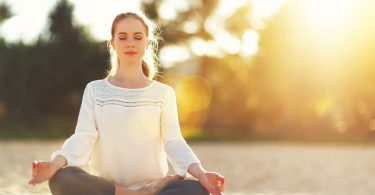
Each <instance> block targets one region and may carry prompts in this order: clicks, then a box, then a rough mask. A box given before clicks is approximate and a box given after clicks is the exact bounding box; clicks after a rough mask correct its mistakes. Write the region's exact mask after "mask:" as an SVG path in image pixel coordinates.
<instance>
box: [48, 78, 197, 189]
mask: <svg viewBox="0 0 375 195" xmlns="http://www.w3.org/2000/svg"><path fill="white" fill-rule="evenodd" d="M57 155H62V156H64V157H65V158H66V159H67V161H68V165H69V166H78V167H84V166H86V167H89V168H90V169H89V170H88V169H87V170H88V171H89V172H90V173H91V174H94V175H97V176H100V177H103V178H106V179H108V180H110V181H113V182H115V183H119V184H123V185H125V186H128V187H129V188H130V189H138V188H140V187H142V186H144V185H147V184H149V183H150V182H152V181H154V180H156V179H158V178H161V177H164V176H165V175H166V174H167V172H168V161H167V159H168V160H169V162H170V163H171V165H172V167H173V169H174V170H175V172H176V173H177V174H179V175H181V176H185V175H186V173H187V169H188V166H189V165H190V164H192V163H200V161H199V159H198V158H197V157H196V155H195V154H194V152H193V151H192V149H191V148H190V147H189V146H188V145H187V143H186V141H185V140H184V138H183V137H182V135H181V131H180V125H179V120H178V111H177V104H176V96H175V92H174V90H173V88H172V87H171V86H169V85H166V84H163V83H160V82H158V81H152V83H151V84H150V85H148V86H146V87H143V88H135V89H133V88H122V87H118V86H115V85H113V84H111V83H110V82H109V81H108V80H107V79H101V80H95V81H91V82H90V83H88V84H87V85H86V88H85V90H84V94H83V99H82V104H81V108H80V112H79V116H78V121H77V126H76V129H75V133H74V134H73V135H72V136H71V137H69V138H68V139H67V140H66V141H65V142H64V144H63V146H62V148H61V149H60V150H58V151H55V152H53V153H52V155H51V159H53V158H55V157H56V156H57Z"/></svg>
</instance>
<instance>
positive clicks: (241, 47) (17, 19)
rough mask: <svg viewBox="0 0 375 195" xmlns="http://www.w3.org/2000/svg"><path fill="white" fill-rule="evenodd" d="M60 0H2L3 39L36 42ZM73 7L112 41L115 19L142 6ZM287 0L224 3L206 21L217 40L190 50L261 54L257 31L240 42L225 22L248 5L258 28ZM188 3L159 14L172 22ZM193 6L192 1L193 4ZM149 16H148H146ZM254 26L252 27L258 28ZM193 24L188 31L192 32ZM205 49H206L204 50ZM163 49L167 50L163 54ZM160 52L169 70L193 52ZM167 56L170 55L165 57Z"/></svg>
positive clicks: (116, 1)
mask: <svg viewBox="0 0 375 195" xmlns="http://www.w3.org/2000/svg"><path fill="white" fill-rule="evenodd" d="M57 1H58V0H33V1H30V0H0V3H1V2H6V3H7V4H8V5H9V6H10V8H11V11H12V13H13V14H14V15H13V17H11V18H9V19H7V20H6V21H5V22H4V23H3V24H2V26H1V27H0V36H2V37H4V38H5V40H6V41H8V42H16V41H23V42H24V43H33V41H35V40H36V39H37V37H38V35H40V34H41V33H43V31H46V29H45V28H47V25H46V24H47V22H48V14H49V13H50V12H51V10H52V9H53V7H54V6H55V4H56V2H57ZM68 1H69V2H70V3H71V4H73V6H74V10H73V16H74V21H76V22H77V23H79V24H80V25H83V26H85V27H87V29H88V32H90V33H91V35H92V36H93V37H94V38H95V39H97V40H99V41H103V40H108V39H110V27H111V23H112V20H113V18H114V17H115V16H116V15H117V14H118V13H121V12H124V11H128V10H132V9H137V8H139V7H140V1H139V0H105V1H104V0H102V1H99V0H68ZM286 1H287V0H221V1H220V3H219V5H218V7H217V9H216V10H215V13H214V14H213V16H212V17H210V19H209V20H210V21H208V22H207V28H206V29H208V31H211V34H213V35H214V37H215V40H213V41H210V42H205V41H204V40H202V39H199V38H198V37H197V38H194V39H192V40H191V41H190V43H189V44H190V47H191V49H192V51H193V54H194V55H198V56H199V55H211V56H222V55H223V54H224V53H231V54H234V53H240V54H241V55H242V56H251V55H254V54H256V53H257V51H258V39H259V37H258V33H257V31H256V29H249V30H248V31H246V32H245V33H244V35H243V37H242V38H241V39H238V38H236V37H234V36H232V35H231V34H230V33H228V32H227V31H225V30H224V26H223V21H224V20H225V18H226V17H228V16H230V15H231V14H233V13H234V12H235V11H236V10H237V9H238V8H239V7H240V6H243V5H244V4H245V3H250V4H251V5H252V12H251V14H252V15H251V16H250V15H249V17H251V18H252V19H255V20H253V21H254V22H255V23H256V24H257V25H258V26H259V28H262V27H263V26H264V24H263V23H262V20H263V19H267V18H269V17H270V16H272V15H273V14H275V13H277V12H278V10H279V9H280V7H281V5H282V4H283V3H285V2H286ZM188 2H189V0H164V2H163V3H162V4H161V6H160V8H159V10H158V11H159V15H160V17H162V18H164V19H170V20H172V19H173V18H174V17H175V16H176V15H177V12H179V11H184V10H186V9H188V8H189V3H188ZM190 3H191V2H190ZM146 15H147V13H146ZM257 25H255V24H252V26H257ZM193 26H194V25H193V24H192V25H190V26H189V27H188V29H192V27H193ZM202 48H205V49H203V50H202ZM163 50H164V51H163ZM163 50H161V51H160V52H159V55H160V60H161V61H163V62H164V65H165V66H166V67H168V66H171V65H173V64H174V63H175V62H176V60H178V61H185V60H187V59H188V58H189V57H190V55H191V53H189V50H188V49H187V48H186V47H185V48H184V47H181V46H178V45H168V43H167V45H166V46H165V47H163ZM171 53H174V55H172V56H174V58H173V59H168V56H171V55H169V54H171ZM166 54H168V55H166Z"/></svg>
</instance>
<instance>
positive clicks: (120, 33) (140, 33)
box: [117, 32, 144, 35]
mask: <svg viewBox="0 0 375 195" xmlns="http://www.w3.org/2000/svg"><path fill="white" fill-rule="evenodd" d="M123 34H125V35H127V34H128V33H126V32H119V33H117V35H123ZM133 34H135V35H138V34H139V35H144V34H143V33H142V32H135V33H133Z"/></svg>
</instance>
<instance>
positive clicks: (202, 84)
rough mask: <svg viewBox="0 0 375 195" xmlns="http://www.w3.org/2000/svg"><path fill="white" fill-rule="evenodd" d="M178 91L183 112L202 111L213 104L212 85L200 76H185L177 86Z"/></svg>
mask: <svg viewBox="0 0 375 195" xmlns="http://www.w3.org/2000/svg"><path fill="white" fill-rule="evenodd" d="M176 93H177V99H178V100H177V101H178V103H179V106H180V107H181V112H197V111H202V110H204V109H206V108H208V107H209V106H210V104H211V99H212V89H211V85H210V83H209V82H208V81H207V80H206V79H205V78H203V77H200V76H187V77H185V78H183V79H182V80H181V81H180V83H179V84H178V86H177V87H176Z"/></svg>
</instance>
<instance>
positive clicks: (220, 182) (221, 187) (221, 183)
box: [218, 178, 224, 192]
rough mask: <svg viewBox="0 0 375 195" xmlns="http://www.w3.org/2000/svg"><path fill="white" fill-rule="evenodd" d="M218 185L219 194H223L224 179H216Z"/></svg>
mask: <svg viewBox="0 0 375 195" xmlns="http://www.w3.org/2000/svg"><path fill="white" fill-rule="evenodd" d="M218 185H219V188H220V192H224V178H219V179H218Z"/></svg>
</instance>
